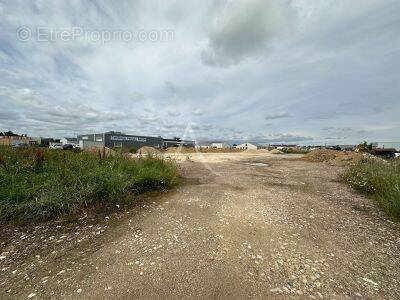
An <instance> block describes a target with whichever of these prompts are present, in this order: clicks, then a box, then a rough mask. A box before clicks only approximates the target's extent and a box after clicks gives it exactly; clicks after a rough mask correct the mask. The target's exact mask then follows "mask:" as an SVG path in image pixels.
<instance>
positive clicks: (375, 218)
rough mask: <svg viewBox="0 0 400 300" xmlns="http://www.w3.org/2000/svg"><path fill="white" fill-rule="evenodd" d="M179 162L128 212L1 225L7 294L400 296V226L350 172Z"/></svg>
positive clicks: (260, 163)
mask: <svg viewBox="0 0 400 300" xmlns="http://www.w3.org/2000/svg"><path fill="white" fill-rule="evenodd" d="M218 155H219V156H218ZM182 160H183V161H185V160H188V161H185V162H181V163H180V165H181V166H182V171H183V173H184V176H185V178H186V183H185V184H184V185H182V186H181V187H179V188H177V189H176V190H175V191H172V192H169V193H167V194H164V195H158V196H156V197H151V196H149V197H147V198H146V199H143V200H142V201H141V203H140V204H139V205H138V206H137V207H135V208H133V209H132V210H130V211H129V212H121V213H117V214H113V215H110V216H103V217H102V218H101V220H92V219H90V218H86V219H85V218H83V219H82V220H81V221H80V223H78V224H75V223H73V224H68V225H64V224H63V225H59V226H60V227H57V226H55V228H48V227H46V225H41V226H37V227H35V228H31V229H30V231H29V232H25V231H24V230H22V229H19V230H15V229H7V230H5V229H4V232H3V234H7V235H8V236H7V237H6V238H4V240H3V242H2V243H1V247H2V248H1V252H2V254H1V257H2V259H1V261H0V267H1V268H2V269H1V273H0V298H2V299H4V298H28V297H31V298H249V297H250V298H269V297H271V298H287V297H290V298H312V299H323V298H326V299H332V298H336V299H343V298H360V299H362V298H370V299H373V298H381V299H383V298H385V299H399V298H400V226H399V224H395V223H393V222H391V221H389V220H387V219H386V218H385V216H384V215H383V214H382V213H380V212H379V211H378V210H377V209H376V208H375V207H374V205H373V203H372V202H371V201H370V200H368V199H365V198H363V197H361V196H359V195H357V194H355V193H354V192H353V191H352V190H351V189H350V188H348V187H347V186H346V185H344V184H342V183H340V182H339V175H340V173H341V172H342V171H343V169H342V168H339V167H332V166H326V165H324V164H314V163H309V162H304V161H301V160H298V159H293V158H288V157H287V156H279V155H278V156H271V155H270V156H267V155H258V156H255V155H251V154H248V155H244V154H240V155H239V154H230V156H229V157H226V156H223V155H221V154H215V155H209V158H208V159H207V158H204V157H203V158H200V157H196V155H192V156H191V157H189V158H187V157H185V156H184V158H183V159H182ZM202 160H203V161H207V162H208V164H207V165H206V166H204V165H203V164H202V163H200V162H199V161H202ZM264 164H265V165H264Z"/></svg>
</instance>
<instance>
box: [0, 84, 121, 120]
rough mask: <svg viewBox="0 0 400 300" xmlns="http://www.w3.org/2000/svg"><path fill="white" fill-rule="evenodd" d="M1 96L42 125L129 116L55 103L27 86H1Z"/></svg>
mask: <svg viewBox="0 0 400 300" xmlns="http://www.w3.org/2000/svg"><path fill="white" fill-rule="evenodd" d="M0 97H1V98H3V99H4V100H5V101H7V102H8V103H9V105H10V106H12V107H15V108H18V109H20V110H21V112H20V114H21V115H22V116H23V117H24V118H25V119H28V120H34V121H39V122H42V126H46V125H44V123H52V124H57V125H63V126H76V125H77V124H80V123H85V124H95V123H101V122H108V121H114V120H120V119H124V118H126V117H127V116H126V114H125V113H122V112H116V111H101V110H98V109H95V108H93V107H90V106H88V105H85V104H80V103H74V102H71V101H65V102H64V103H62V104H58V105H54V104H53V103H50V102H49V101H47V100H46V99H44V98H43V97H42V96H40V95H39V94H38V93H36V92H34V91H32V90H30V89H27V88H7V87H0Z"/></svg>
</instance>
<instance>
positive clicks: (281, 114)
mask: <svg viewBox="0 0 400 300" xmlns="http://www.w3.org/2000/svg"><path fill="white" fill-rule="evenodd" d="M289 117H290V114H289V113H287V112H278V113H274V114H270V115H267V116H265V120H276V119H284V118H289Z"/></svg>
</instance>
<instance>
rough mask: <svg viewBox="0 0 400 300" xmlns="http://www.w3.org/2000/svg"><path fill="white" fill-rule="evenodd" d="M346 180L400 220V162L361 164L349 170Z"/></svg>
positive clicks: (345, 176)
mask: <svg viewBox="0 0 400 300" xmlns="http://www.w3.org/2000/svg"><path fill="white" fill-rule="evenodd" d="M344 179H345V181H346V182H347V183H349V184H350V185H351V186H352V187H353V188H355V189H356V190H357V191H359V192H361V193H363V194H365V195H368V196H371V197H372V198H373V199H375V200H376V202H377V203H378V204H379V206H380V207H382V208H383V209H384V210H385V211H386V212H387V213H388V214H389V215H390V216H392V217H394V218H396V219H398V220H399V219H400V160H395V161H390V162H386V161H368V162H360V163H358V164H356V165H354V166H352V167H350V168H349V170H348V171H347V172H346V173H345V175H344Z"/></svg>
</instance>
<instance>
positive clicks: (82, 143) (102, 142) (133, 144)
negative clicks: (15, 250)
mask: <svg viewBox="0 0 400 300" xmlns="http://www.w3.org/2000/svg"><path fill="white" fill-rule="evenodd" d="M163 142H164V141H163V138H162V137H151V136H139V135H127V134H124V133H121V132H115V131H110V132H105V133H93V134H84V135H79V136H78V144H79V147H80V148H82V149H89V148H93V147H97V148H101V147H107V148H127V149H129V148H137V149H139V148H141V147H144V146H148V147H154V148H161V147H163Z"/></svg>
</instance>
